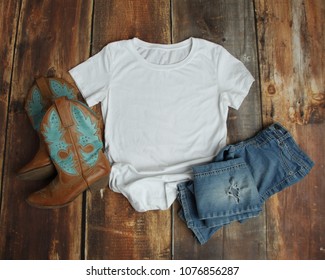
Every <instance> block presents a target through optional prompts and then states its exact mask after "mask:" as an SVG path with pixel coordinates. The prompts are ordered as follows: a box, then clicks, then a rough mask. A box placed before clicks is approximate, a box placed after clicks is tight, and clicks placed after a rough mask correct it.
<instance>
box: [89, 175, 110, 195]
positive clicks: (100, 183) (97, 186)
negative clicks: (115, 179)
mask: <svg viewBox="0 0 325 280" xmlns="http://www.w3.org/2000/svg"><path fill="white" fill-rule="evenodd" d="M108 182H109V175H108V176H105V177H103V178H101V179H99V180H97V181H96V182H94V183H93V184H91V185H90V186H89V189H90V191H91V192H96V191H99V190H101V189H103V188H105V187H107V186H108Z"/></svg>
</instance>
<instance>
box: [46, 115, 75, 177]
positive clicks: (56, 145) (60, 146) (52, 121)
mask: <svg viewBox="0 0 325 280" xmlns="http://www.w3.org/2000/svg"><path fill="white" fill-rule="evenodd" d="M44 127H45V129H44V138H45V141H46V143H47V144H48V147H49V150H50V156H51V159H52V160H53V161H55V163H56V164H57V165H58V166H59V167H60V168H61V169H62V170H63V171H64V172H66V173H68V174H71V175H77V174H78V173H77V170H76V169H75V163H74V159H73V155H72V154H71V153H70V154H69V155H68V156H67V157H65V158H62V157H61V156H60V154H59V153H60V152H62V151H63V152H65V153H66V154H68V153H69V150H68V148H69V146H70V145H69V144H68V143H67V142H65V141H64V140H63V139H64V138H63V130H62V128H61V123H60V118H59V115H58V113H57V112H56V111H55V110H52V112H51V113H50V117H49V121H48V124H46V125H45V126H44Z"/></svg>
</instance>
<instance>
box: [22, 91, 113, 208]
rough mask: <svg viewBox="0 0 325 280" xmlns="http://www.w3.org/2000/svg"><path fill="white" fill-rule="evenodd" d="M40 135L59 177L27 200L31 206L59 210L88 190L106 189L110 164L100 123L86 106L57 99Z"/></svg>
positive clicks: (41, 128)
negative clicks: (106, 155) (104, 151)
mask: <svg viewBox="0 0 325 280" xmlns="http://www.w3.org/2000/svg"><path fill="white" fill-rule="evenodd" d="M40 133H41V135H42V137H43V138H44V142H45V144H46V146H47V149H48V151H49V154H50V156H51V159H52V161H53V163H54V165H55V168H56V170H57V172H58V175H57V176H56V178H55V179H54V180H53V181H52V182H51V183H50V184H49V185H48V186H46V187H45V188H44V189H42V190H40V191H38V192H35V193H33V194H31V195H30V196H29V197H28V199H27V202H28V203H29V204H30V205H32V206H35V207H39V208H58V207H62V206H65V205H67V204H69V203H70V202H71V201H73V200H74V199H75V198H76V197H77V196H78V195H79V194H81V193H82V192H83V191H85V190H86V189H88V188H91V189H92V188H103V187H106V186H108V180H109V173H110V165H109V162H108V160H107V158H106V157H105V155H104V154H103V152H102V148H103V143H102V141H101V138H100V135H101V132H100V129H99V121H98V119H97V117H96V115H95V113H94V112H93V111H91V110H90V109H89V108H88V107H87V106H86V105H84V104H83V103H81V102H79V101H72V100H68V99H67V98H65V97H62V98H59V99H56V100H55V101H54V105H53V106H51V107H50V108H49V110H48V111H47V112H46V114H45V116H44V119H43V121H42V123H41V127H40Z"/></svg>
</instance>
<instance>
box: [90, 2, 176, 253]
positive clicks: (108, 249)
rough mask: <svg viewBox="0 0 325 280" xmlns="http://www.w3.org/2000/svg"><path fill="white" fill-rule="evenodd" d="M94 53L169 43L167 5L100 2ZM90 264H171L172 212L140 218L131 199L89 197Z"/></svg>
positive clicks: (110, 195) (111, 195) (105, 193)
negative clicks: (135, 43)
mask: <svg viewBox="0 0 325 280" xmlns="http://www.w3.org/2000/svg"><path fill="white" fill-rule="evenodd" d="M94 9H95V10H94V26H93V49H92V54H95V53H97V52H98V51H99V50H100V49H101V48H102V47H103V46H105V45H106V44H107V43H110V42H113V41H117V40H122V39H129V38H132V37H139V38H141V39H142V40H147V41H150V42H157V43H169V42H170V26H169V24H170V23H169V12H170V5H169V1H165V0H164V1H159V3H157V2H155V1H150V0H145V1H131V0H127V1H122V2H121V1H118V0H115V1H96V2H95V8H94ZM86 213H87V216H86V256H85V257H86V258H87V259H170V258H171V247H170V244H171V214H170V211H169V210H167V211H149V212H146V213H137V212H136V211H135V210H134V209H133V208H132V207H131V206H130V204H129V202H128V201H127V199H126V198H125V197H124V196H122V195H120V194H117V193H114V192H112V191H111V190H109V189H108V188H106V189H105V190H102V192H101V193H96V194H94V195H90V194H87V211H86Z"/></svg>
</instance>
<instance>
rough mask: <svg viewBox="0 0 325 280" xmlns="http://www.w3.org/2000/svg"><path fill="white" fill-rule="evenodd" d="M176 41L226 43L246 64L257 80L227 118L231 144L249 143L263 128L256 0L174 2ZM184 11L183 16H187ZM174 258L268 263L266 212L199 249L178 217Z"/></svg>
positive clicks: (221, 232)
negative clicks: (266, 257)
mask: <svg viewBox="0 0 325 280" xmlns="http://www.w3.org/2000/svg"><path fill="white" fill-rule="evenodd" d="M172 11H173V15H172V19H173V21H172V22H173V42H178V41H181V40H183V39H185V38H187V37H189V36H193V37H199V38H204V39H207V40H210V41H213V42H216V43H218V44H220V45H223V46H224V47H225V48H226V49H227V50H229V51H230V52H231V53H232V54H233V55H234V56H235V57H237V58H238V59H240V60H241V61H243V62H244V63H245V65H246V66H247V68H248V69H249V70H250V72H251V73H252V74H253V76H254V77H255V79H256V82H255V83H254V84H253V86H252V88H251V90H250V93H249V95H248V96H247V98H246V100H245V101H244V102H243V104H242V106H241V108H240V110H239V111H237V112H236V111H235V110H231V111H230V113H229V117H228V135H229V139H228V140H229V141H228V142H229V143H235V142H238V141H240V140H244V139H247V138H248V137H251V136H252V135H254V134H255V133H256V132H257V131H259V130H260V129H261V109H260V92H259V74H258V64H257V46H256V37H255V36H256V32H255V19H254V8H253V2H252V1H173V9H172ZM184 11H185V12H184ZM176 213H177V207H175V216H174V219H175V240H174V243H175V258H176V259H187V258H189V259H192V258H195V259H264V258H265V250H266V240H265V219H264V213H263V214H261V215H260V217H258V218H254V219H251V220H250V221H247V222H246V223H244V224H238V223H233V224H231V225H229V226H227V227H224V228H222V229H220V230H219V232H217V233H216V234H215V235H214V236H213V237H212V239H211V240H210V241H208V242H207V243H206V244H205V245H203V246H201V245H199V244H198V243H197V241H196V240H195V239H194V238H193V237H192V233H191V231H190V230H189V229H187V230H186V229H185V226H184V225H182V223H183V222H182V221H180V219H179V218H178V217H177V215H176Z"/></svg>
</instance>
